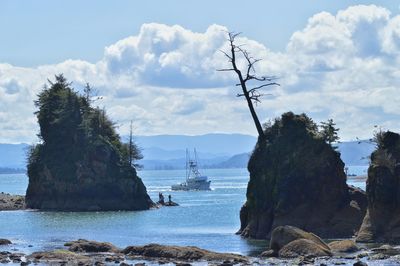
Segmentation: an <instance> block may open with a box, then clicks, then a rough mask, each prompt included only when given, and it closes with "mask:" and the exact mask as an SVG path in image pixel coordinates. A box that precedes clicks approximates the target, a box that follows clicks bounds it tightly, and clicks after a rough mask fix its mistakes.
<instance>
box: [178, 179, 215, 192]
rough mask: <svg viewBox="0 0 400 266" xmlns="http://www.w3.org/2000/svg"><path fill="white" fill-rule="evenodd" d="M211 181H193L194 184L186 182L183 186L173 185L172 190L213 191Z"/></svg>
mask: <svg viewBox="0 0 400 266" xmlns="http://www.w3.org/2000/svg"><path fill="white" fill-rule="evenodd" d="M210 184H211V181H193V182H184V183H182V184H177V185H172V187H171V189H172V190H183V191H189V190H211V189H210Z"/></svg>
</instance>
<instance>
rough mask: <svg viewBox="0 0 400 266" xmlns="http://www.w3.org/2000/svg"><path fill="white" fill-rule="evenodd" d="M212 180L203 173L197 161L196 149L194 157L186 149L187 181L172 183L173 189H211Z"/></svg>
mask: <svg viewBox="0 0 400 266" xmlns="http://www.w3.org/2000/svg"><path fill="white" fill-rule="evenodd" d="M210 184H211V181H210V180H208V177H207V176H205V175H201V174H200V171H199V167H198V163H197V152H196V149H194V159H191V158H190V153H189V151H188V150H187V149H186V181H185V182H183V183H180V184H176V185H172V186H171V189H172V190H184V191H189V190H211V189H210Z"/></svg>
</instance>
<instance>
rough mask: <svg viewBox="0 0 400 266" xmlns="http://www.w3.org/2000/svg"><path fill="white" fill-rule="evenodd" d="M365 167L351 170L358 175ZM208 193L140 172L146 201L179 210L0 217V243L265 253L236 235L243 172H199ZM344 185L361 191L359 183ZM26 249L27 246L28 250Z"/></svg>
mask: <svg viewBox="0 0 400 266" xmlns="http://www.w3.org/2000/svg"><path fill="white" fill-rule="evenodd" d="M364 170H365V167H355V168H354V169H353V168H351V169H350V171H349V172H350V173H355V174H363V173H364V172H363V171H364ZM203 173H204V174H206V175H208V176H209V178H210V180H211V181H212V182H211V187H212V191H194V192H177V191H171V190H170V187H171V185H172V184H175V183H178V182H180V181H182V180H183V179H184V176H185V171H184V170H167V171H141V172H140V173H139V175H140V177H141V178H142V179H143V182H144V183H145V185H146V187H147V190H148V192H149V194H150V197H151V198H152V199H153V200H154V201H156V200H158V192H163V193H164V195H165V196H168V195H169V194H171V195H172V199H173V200H174V201H175V202H178V203H179V204H180V206H178V207H164V208H161V209H155V210H149V211H139V212H95V213H93V212H91V213H89V212H82V213H71V212H36V211H3V212H0V238H8V239H11V240H12V241H13V242H14V243H16V246H13V247H12V248H17V249H18V250H21V251H24V252H32V251H37V250H49V249H54V248H61V247H62V246H63V244H64V243H65V242H67V241H70V240H75V239H78V238H85V239H91V240H98V241H108V242H111V243H113V244H115V245H117V246H119V247H125V246H128V245H141V244H148V243H161V244H173V245H195V246H198V247H201V248H206V249H210V250H214V251H220V252H235V253H240V254H244V255H255V254H258V253H259V252H260V251H263V250H265V247H266V245H267V243H266V242H265V241H254V240H246V239H243V238H241V237H240V236H237V235H235V232H236V231H237V230H238V229H239V227H240V220H239V210H240V207H241V206H242V204H243V203H244V201H245V195H246V186H247V182H248V178H249V177H248V176H249V174H248V172H247V170H246V169H212V170H204V171H203ZM349 183H350V184H352V185H355V186H359V187H362V188H364V187H365V182H364V181H363V180H352V179H351V178H350V179H349ZM27 185H28V179H27V177H26V175H24V174H9V175H0V191H3V192H7V193H12V194H25V190H26V188H27ZM30 245H31V247H30Z"/></svg>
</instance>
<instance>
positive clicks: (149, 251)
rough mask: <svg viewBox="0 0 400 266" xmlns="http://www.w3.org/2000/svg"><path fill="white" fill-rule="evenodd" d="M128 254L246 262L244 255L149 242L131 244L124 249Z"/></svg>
mask: <svg viewBox="0 0 400 266" xmlns="http://www.w3.org/2000/svg"><path fill="white" fill-rule="evenodd" d="M122 252H123V253H124V254H126V255H131V256H132V255H133V256H142V257H147V258H165V259H174V260H183V261H200V260H205V261H232V262H235V263H245V262H248V259H247V258H246V257H244V256H241V255H237V254H230V253H218V252H212V251H208V250H205V249H201V248H198V247H180V246H166V245H158V244H149V245H145V246H129V247H127V248H125V249H124V250H123V251H122Z"/></svg>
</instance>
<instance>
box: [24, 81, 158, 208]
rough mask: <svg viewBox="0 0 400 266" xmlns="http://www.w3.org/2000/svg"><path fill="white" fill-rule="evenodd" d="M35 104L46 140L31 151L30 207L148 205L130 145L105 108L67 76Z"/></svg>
mask: <svg viewBox="0 0 400 266" xmlns="http://www.w3.org/2000/svg"><path fill="white" fill-rule="evenodd" d="M35 105H36V106H37V107H38V109H39V110H38V111H37V112H36V113H35V114H36V116H37V119H38V122H39V126H40V133H39V135H38V136H39V138H40V139H41V143H39V144H37V145H35V146H33V147H31V149H30V152H29V154H28V175H29V186H28V190H27V195H26V200H27V206H28V207H30V208H41V209H72V210H75V209H78V210H89V209H102V210H103V209H104V210H108V209H146V208H149V206H150V204H151V200H150V198H149V197H148V195H147V192H146V188H145V187H144V185H143V183H142V181H141V180H140V178H138V177H137V175H136V170H135V168H134V167H133V166H132V165H131V164H130V160H129V156H128V154H129V152H128V151H127V149H128V145H126V144H123V143H122V142H121V140H120V137H119V135H118V134H117V133H116V131H115V128H114V124H113V122H112V121H111V120H110V119H109V118H108V117H107V115H106V114H105V111H104V110H101V109H99V108H95V107H92V106H91V104H90V101H89V100H88V97H84V96H82V95H79V94H78V93H77V92H75V91H74V90H73V89H72V87H71V84H70V83H68V82H67V80H66V79H65V78H64V77H63V76H62V75H59V76H56V82H55V83H52V82H50V87H45V88H44V90H43V91H42V92H41V93H40V94H39V95H38V100H37V101H36V102H35ZM130 146H131V148H134V149H136V150H137V149H138V147H136V146H135V145H133V146H132V145H130ZM137 154H140V153H137ZM79 200H80V201H81V202H79V203H78V201H79ZM119 204H120V205H119ZM118 205H119V206H118Z"/></svg>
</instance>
